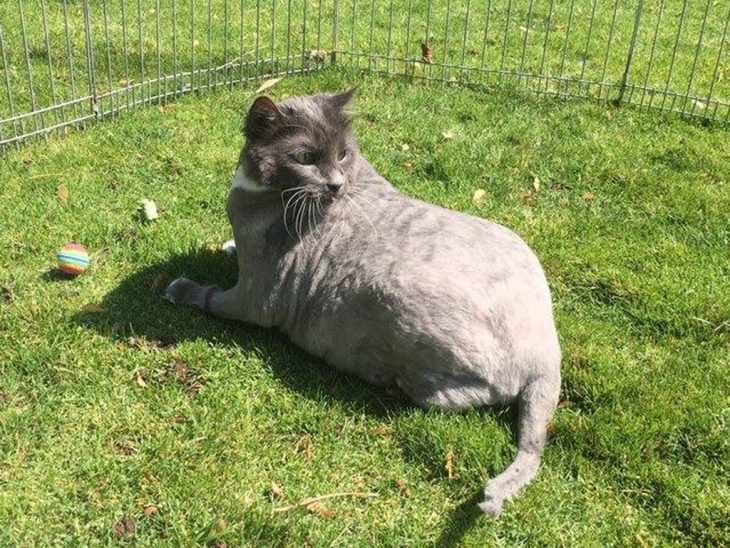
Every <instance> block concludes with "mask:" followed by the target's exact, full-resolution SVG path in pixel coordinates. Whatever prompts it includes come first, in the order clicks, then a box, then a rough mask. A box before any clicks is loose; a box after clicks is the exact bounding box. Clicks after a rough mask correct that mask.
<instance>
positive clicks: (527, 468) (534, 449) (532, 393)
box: [479, 375, 560, 516]
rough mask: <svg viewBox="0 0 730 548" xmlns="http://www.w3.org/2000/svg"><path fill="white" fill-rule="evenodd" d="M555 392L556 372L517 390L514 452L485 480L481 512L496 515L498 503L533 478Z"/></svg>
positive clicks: (552, 408)
mask: <svg viewBox="0 0 730 548" xmlns="http://www.w3.org/2000/svg"><path fill="white" fill-rule="evenodd" d="M559 394H560V377H559V375H556V376H555V378H553V377H552V376H550V377H540V378H538V379H535V380H533V381H532V382H531V383H530V384H528V385H527V386H525V387H524V388H523V389H522V391H521V392H520V396H519V420H518V422H519V434H518V450H517V456H516V457H515V460H514V462H512V464H511V465H510V466H509V467H508V468H507V470H505V471H504V472H502V473H501V474H500V475H498V476H497V477H495V478H493V479H492V480H490V481H489V482H488V483H487V486H486V488H485V489H484V502H481V503H479V508H481V510H482V511H483V512H484V513H486V514H490V515H492V516H498V515H499V514H500V513H501V512H502V504H503V503H504V502H505V501H507V500H509V499H511V498H513V497H514V496H515V495H516V494H517V493H518V492H519V491H520V490H521V489H522V488H523V487H525V486H526V485H528V484H529V483H530V482H531V481H532V480H533V479H534V477H535V475H536V474H537V469H538V468H539V467H540V460H541V459H542V452H543V449H544V447H545V440H546V439H547V429H548V423H549V422H550V419H551V418H552V416H553V413H554V412H555V407H556V405H557V403H558V397H559Z"/></svg>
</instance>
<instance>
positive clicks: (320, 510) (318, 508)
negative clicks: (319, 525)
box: [306, 502, 335, 518]
mask: <svg viewBox="0 0 730 548" xmlns="http://www.w3.org/2000/svg"><path fill="white" fill-rule="evenodd" d="M306 508H307V510H309V511H310V512H312V513H313V514H319V515H320V516H323V517H325V518H333V517H335V513H334V512H333V511H332V510H330V509H329V508H327V506H325V505H324V504H322V503H321V502H312V503H311V504H307V506H306Z"/></svg>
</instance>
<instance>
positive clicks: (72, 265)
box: [58, 244, 91, 276]
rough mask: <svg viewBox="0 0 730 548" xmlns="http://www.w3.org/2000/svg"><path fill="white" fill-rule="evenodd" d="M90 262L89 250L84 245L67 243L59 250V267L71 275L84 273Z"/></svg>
mask: <svg viewBox="0 0 730 548" xmlns="http://www.w3.org/2000/svg"><path fill="white" fill-rule="evenodd" d="M90 264H91V260H90V259H89V252H88V251H86V248H85V247H84V246H82V245H79V244H66V245H65V246H63V247H62V248H61V251H59V252H58V268H59V269H60V270H61V272H64V273H65V274H69V275H70V276H78V275H79V274H83V273H84V272H86V269H87V268H89V265H90Z"/></svg>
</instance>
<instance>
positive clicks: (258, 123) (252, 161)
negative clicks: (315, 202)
mask: <svg viewBox="0 0 730 548" xmlns="http://www.w3.org/2000/svg"><path fill="white" fill-rule="evenodd" d="M354 94H355V90H350V91H348V92H347V93H343V94H341V95H315V96H312V97H298V98H294V99H289V100H287V101H284V102H282V103H279V104H277V103H275V102H274V101H272V100H271V99H269V98H268V97H259V98H258V99H256V100H255V101H254V103H253V105H252V106H251V109H250V110H249V112H248V115H247V117H246V122H245V126H244V133H245V135H246V146H245V147H244V148H243V151H242V152H241V158H240V165H239V170H238V171H237V175H236V181H234V184H239V185H240V186H242V187H244V188H246V189H248V190H250V191H254V192H255V191H267V190H268V191H278V192H283V191H286V190H289V189H294V188H300V189H301V188H303V189H306V192H307V193H308V194H309V195H310V196H313V197H316V198H317V199H323V198H324V199H327V198H331V199H333V198H336V197H337V196H338V195H342V194H344V193H345V192H347V188H348V186H349V184H350V180H351V179H352V170H353V166H354V160H355V157H356V154H357V144H356V142H355V139H354V137H353V135H352V131H351V129H350V115H349V110H348V109H349V107H350V106H351V101H352V98H353V96H354ZM244 179H245V180H244Z"/></svg>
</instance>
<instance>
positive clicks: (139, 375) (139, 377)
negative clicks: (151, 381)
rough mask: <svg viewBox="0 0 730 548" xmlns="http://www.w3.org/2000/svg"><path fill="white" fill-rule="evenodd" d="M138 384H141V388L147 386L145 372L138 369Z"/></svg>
mask: <svg viewBox="0 0 730 548" xmlns="http://www.w3.org/2000/svg"><path fill="white" fill-rule="evenodd" d="M136 377H137V384H138V385H139V386H140V388H147V381H146V380H144V374H143V373H142V370H140V369H138V370H137V375H136Z"/></svg>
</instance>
